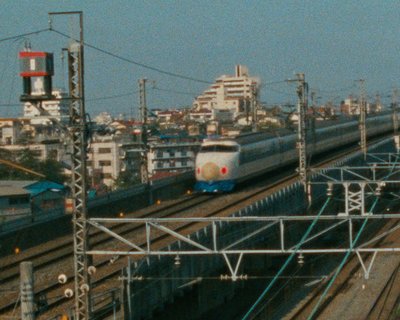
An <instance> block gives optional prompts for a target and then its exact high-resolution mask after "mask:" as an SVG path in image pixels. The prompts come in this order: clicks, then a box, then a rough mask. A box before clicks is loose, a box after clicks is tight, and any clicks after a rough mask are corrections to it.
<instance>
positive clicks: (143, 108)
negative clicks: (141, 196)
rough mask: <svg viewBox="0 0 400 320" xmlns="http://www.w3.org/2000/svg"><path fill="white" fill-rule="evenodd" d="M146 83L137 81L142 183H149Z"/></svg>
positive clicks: (143, 80)
mask: <svg viewBox="0 0 400 320" xmlns="http://www.w3.org/2000/svg"><path fill="white" fill-rule="evenodd" d="M146 81H147V79H140V80H139V106H140V121H141V122H142V135H141V137H142V146H143V151H142V154H141V158H142V163H141V168H140V174H141V180H142V183H145V184H147V183H149V172H148V167H147V151H148V145H147V102H146Z"/></svg>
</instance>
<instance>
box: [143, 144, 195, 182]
mask: <svg viewBox="0 0 400 320" xmlns="http://www.w3.org/2000/svg"><path fill="white" fill-rule="evenodd" d="M149 147H150V150H149V152H148V154H147V157H148V172H149V176H150V177H152V176H156V175H157V174H158V173H164V172H169V173H177V172H184V171H190V170H194V162H195V157H196V154H197V152H198V150H199V147H200V142H196V141H193V142H190V141H188V142H172V143H151V144H149Z"/></svg>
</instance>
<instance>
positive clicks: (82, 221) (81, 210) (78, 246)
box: [49, 11, 91, 320]
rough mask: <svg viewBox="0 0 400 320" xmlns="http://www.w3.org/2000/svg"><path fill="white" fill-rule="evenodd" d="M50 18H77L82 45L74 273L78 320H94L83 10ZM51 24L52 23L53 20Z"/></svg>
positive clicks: (73, 129)
mask: <svg viewBox="0 0 400 320" xmlns="http://www.w3.org/2000/svg"><path fill="white" fill-rule="evenodd" d="M49 15H50V16H51V15H78V16H79V27H80V29H79V30H80V34H79V39H80V40H79V42H76V41H74V42H72V43H71V44H70V46H69V48H68V70H69V74H68V78H69V91H70V99H71V105H70V122H69V126H68V129H69V132H70V135H71V138H72V186H71V191H72V196H73V199H74V211H73V231H74V270H75V318H76V320H89V319H90V318H91V299H90V289H91V284H90V277H89V273H88V266H89V261H88V256H87V254H86V252H87V250H88V248H89V241H88V230H87V198H86V197H87V193H86V149H87V134H88V132H87V130H88V128H87V125H86V112H85V92H84V41H83V13H82V11H72V12H54V13H49ZM50 22H51V21H50Z"/></svg>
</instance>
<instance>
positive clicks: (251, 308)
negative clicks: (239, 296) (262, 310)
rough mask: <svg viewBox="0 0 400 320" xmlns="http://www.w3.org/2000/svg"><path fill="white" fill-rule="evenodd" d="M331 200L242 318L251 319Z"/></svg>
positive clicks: (244, 319) (243, 319) (328, 200)
mask: <svg viewBox="0 0 400 320" xmlns="http://www.w3.org/2000/svg"><path fill="white" fill-rule="evenodd" d="M329 202H330V198H328V199H327V200H326V201H325V203H324V205H323V206H322V208H321V210H320V211H319V212H318V215H317V216H316V217H315V219H314V220H313V222H312V223H311V225H310V226H309V227H308V229H307V231H306V232H305V233H304V235H303V237H302V238H301V240H300V242H299V243H298V244H297V245H296V248H295V250H294V252H293V253H291V254H290V256H289V257H288V258H287V259H286V261H285V263H284V264H283V266H282V267H281V268H280V269H279V271H278V273H277V274H276V275H275V277H274V278H273V279H272V281H271V282H270V283H269V284H268V286H267V287H266V288H265V290H264V291H263V292H262V293H261V295H260V296H259V297H258V299H257V300H256V302H255V303H254V304H253V305H252V306H251V307H250V309H249V310H248V311H247V313H246V314H245V315H244V316H243V318H242V320H247V319H249V316H250V315H251V314H252V313H253V312H254V310H255V308H256V307H257V306H258V305H259V303H260V302H261V301H262V299H264V297H265V295H266V294H267V293H268V292H269V291H270V289H271V288H272V286H273V285H274V284H275V282H276V281H277V280H278V277H280V276H281V274H282V273H283V271H284V270H285V269H286V267H287V266H288V265H289V263H290V262H291V261H292V259H293V257H294V256H295V254H296V253H297V251H298V250H299V249H300V247H301V246H302V244H303V242H304V241H305V240H306V239H307V237H308V235H309V234H310V233H311V231H312V229H313V228H314V226H315V225H316V223H317V222H318V219H319V217H320V216H321V215H322V213H323V212H324V211H325V208H326V207H327V206H328V204H329Z"/></svg>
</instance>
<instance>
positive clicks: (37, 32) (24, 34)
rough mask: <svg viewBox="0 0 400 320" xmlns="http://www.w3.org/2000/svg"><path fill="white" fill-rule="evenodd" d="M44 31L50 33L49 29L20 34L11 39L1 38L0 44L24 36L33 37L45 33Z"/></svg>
mask: <svg viewBox="0 0 400 320" xmlns="http://www.w3.org/2000/svg"><path fill="white" fill-rule="evenodd" d="M46 31H50V28H46V29H40V30H36V31H32V32H27V33H21V34H19V35H16V36H11V37H6V38H2V39H0V42H5V41H10V40H15V39H18V38H23V37H26V36H31V35H35V34H40V33H43V32H46Z"/></svg>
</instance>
